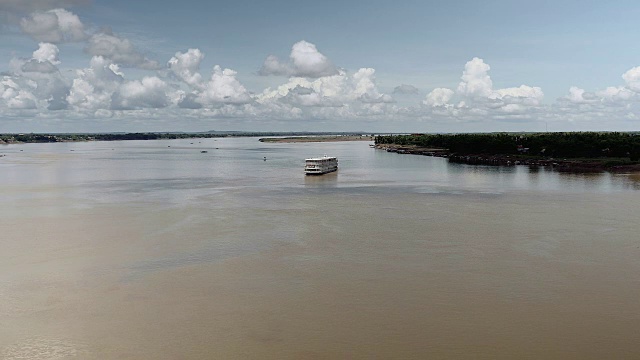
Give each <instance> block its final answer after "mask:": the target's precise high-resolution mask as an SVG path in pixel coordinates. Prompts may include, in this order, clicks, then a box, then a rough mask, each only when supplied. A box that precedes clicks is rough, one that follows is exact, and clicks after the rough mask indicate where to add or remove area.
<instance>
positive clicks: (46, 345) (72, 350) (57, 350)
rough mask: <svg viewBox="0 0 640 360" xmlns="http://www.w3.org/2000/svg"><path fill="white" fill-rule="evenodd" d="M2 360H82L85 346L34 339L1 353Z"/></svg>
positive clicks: (68, 342)
mask: <svg viewBox="0 0 640 360" xmlns="http://www.w3.org/2000/svg"><path fill="white" fill-rule="evenodd" d="M0 354H1V355H2V356H1V358H2V359H16V360H18V359H21V360H22V359H24V360H32V359H34V360H35V359H47V360H58V359H80V358H84V356H85V355H86V349H85V346H83V345H79V344H75V343H73V342H71V341H69V340H65V339H54V338H43V337H32V338H28V339H25V340H22V341H20V342H17V343H14V344H11V345H9V346H7V347H5V348H4V349H2V351H1V352H0Z"/></svg>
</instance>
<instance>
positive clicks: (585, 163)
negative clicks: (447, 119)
mask: <svg viewBox="0 0 640 360" xmlns="http://www.w3.org/2000/svg"><path fill="white" fill-rule="evenodd" d="M375 148H376V149H380V150H384V151H387V152H393V153H398V154H411V155H423V156H435V157H443V158H447V159H448V160H449V162H452V163H459V164H469V165H489V166H516V165H527V166H530V167H545V168H550V169H553V170H557V171H563V172H579V173H589V172H603V171H609V172H618V173H619V172H640V164H638V163H630V162H628V161H627V162H625V161H623V160H612V159H554V158H543V157H532V156H526V157H525V156H517V155H500V154H456V153H450V152H449V151H448V150H447V149H437V148H422V147H416V146H401V145H395V144H377V145H375Z"/></svg>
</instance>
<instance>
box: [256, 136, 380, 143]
mask: <svg viewBox="0 0 640 360" xmlns="http://www.w3.org/2000/svg"><path fill="white" fill-rule="evenodd" d="M258 140H259V141H260V142H268V143H307V142H337V141H373V136H369V135H364V136H362V135H332V136H293V137H279V138H261V139H258Z"/></svg>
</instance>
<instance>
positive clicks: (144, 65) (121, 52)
mask: <svg viewBox="0 0 640 360" xmlns="http://www.w3.org/2000/svg"><path fill="white" fill-rule="evenodd" d="M85 52H86V53H88V54H90V55H92V56H102V57H104V58H106V59H110V60H112V61H113V62H114V63H117V64H120V65H122V66H125V67H136V68H140V69H147V70H159V69H160V68H161V66H160V64H159V63H158V62H156V61H153V60H149V59H148V58H147V57H146V56H144V55H143V54H142V53H140V52H139V51H138V50H137V49H136V48H135V46H134V45H133V43H132V42H131V41H129V40H128V39H125V38H121V37H119V36H116V35H114V34H113V33H111V32H110V31H108V30H106V31H104V32H100V33H97V34H94V35H92V36H91V37H90V38H89V41H88V43H87V46H86V47H85Z"/></svg>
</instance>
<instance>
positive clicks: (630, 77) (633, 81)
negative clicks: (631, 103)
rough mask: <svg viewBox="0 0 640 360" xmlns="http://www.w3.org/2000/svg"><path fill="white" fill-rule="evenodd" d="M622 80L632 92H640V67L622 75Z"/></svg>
mask: <svg viewBox="0 0 640 360" xmlns="http://www.w3.org/2000/svg"><path fill="white" fill-rule="evenodd" d="M622 79H623V80H624V82H625V83H626V85H627V87H628V88H629V89H630V90H632V91H635V92H640V66H636V67H634V68H632V69H629V70H628V71H627V72H625V73H624V74H622Z"/></svg>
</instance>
